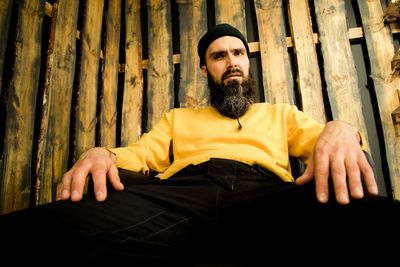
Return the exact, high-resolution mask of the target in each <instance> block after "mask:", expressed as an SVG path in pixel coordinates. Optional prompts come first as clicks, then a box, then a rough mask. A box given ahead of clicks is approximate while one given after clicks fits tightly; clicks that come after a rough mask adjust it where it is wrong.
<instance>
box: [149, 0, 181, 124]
mask: <svg viewBox="0 0 400 267" xmlns="http://www.w3.org/2000/svg"><path fill="white" fill-rule="evenodd" d="M170 11H171V8H170V2H169V1H164V0H150V1H147V14H148V28H149V36H148V38H149V39H148V44H149V65H148V68H147V99H146V100H147V110H148V118H147V129H146V130H147V131H149V130H151V128H152V127H153V125H154V124H155V123H157V122H158V121H159V120H160V119H161V118H162V116H163V115H164V113H165V112H168V111H169V110H170V109H172V108H173V107H174V91H173V89H174V70H173V64H172V54H173V53H172V34H171V14H170Z"/></svg>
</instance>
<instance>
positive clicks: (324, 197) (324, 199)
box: [318, 193, 328, 203]
mask: <svg viewBox="0 0 400 267" xmlns="http://www.w3.org/2000/svg"><path fill="white" fill-rule="evenodd" d="M318 200H319V202H321V203H326V202H327V201H328V196H327V195H326V194H325V193H319V194H318Z"/></svg>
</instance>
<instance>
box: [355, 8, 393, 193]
mask: <svg viewBox="0 0 400 267" xmlns="http://www.w3.org/2000/svg"><path fill="white" fill-rule="evenodd" d="M358 6H359V10H360V14H361V20H362V24H363V28H364V34H365V39H366V43H367V49H368V56H369V61H370V66H371V73H370V77H371V78H372V80H373V83H374V89H375V94H376V99H377V102H378V106H379V115H380V119H381V125H382V130H383V135H384V142H385V151H386V160H387V163H388V167H389V173H390V181H391V186H392V192H393V196H394V197H395V198H396V199H398V200H400V168H399V165H400V131H399V130H400V129H399V125H398V124H396V125H394V124H393V120H392V115H391V113H392V111H393V110H394V109H395V108H396V107H398V106H399V98H398V97H397V89H398V88H400V78H399V77H395V78H393V79H392V77H391V72H392V69H391V59H392V58H393V56H394V52H395V51H394V45H393V39H392V36H391V34H390V30H389V26H387V25H385V24H384V23H383V20H382V17H383V10H382V6H381V3H380V1H379V0H370V1H363V0H359V1H358Z"/></svg>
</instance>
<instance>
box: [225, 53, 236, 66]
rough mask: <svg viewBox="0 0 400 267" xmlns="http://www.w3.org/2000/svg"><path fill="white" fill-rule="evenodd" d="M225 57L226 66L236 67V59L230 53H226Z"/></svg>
mask: <svg viewBox="0 0 400 267" xmlns="http://www.w3.org/2000/svg"><path fill="white" fill-rule="evenodd" d="M226 59H227V67H228V68H236V67H237V66H238V63H237V59H236V57H235V56H234V55H233V54H232V53H228V56H227V57H226Z"/></svg>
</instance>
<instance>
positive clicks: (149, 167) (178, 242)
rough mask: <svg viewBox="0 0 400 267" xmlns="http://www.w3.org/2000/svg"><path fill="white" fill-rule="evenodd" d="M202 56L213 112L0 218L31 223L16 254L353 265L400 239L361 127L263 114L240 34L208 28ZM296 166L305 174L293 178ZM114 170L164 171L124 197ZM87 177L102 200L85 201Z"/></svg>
mask: <svg viewBox="0 0 400 267" xmlns="http://www.w3.org/2000/svg"><path fill="white" fill-rule="evenodd" d="M198 53H199V57H200V67H201V71H202V74H203V76H204V77H205V78H206V79H207V80H208V85H209V89H210V97H211V106H209V107H206V108H203V109H199V110H192V109H186V108H183V109H173V110H171V111H170V112H168V113H167V114H165V116H164V118H163V119H162V120H161V121H160V122H159V123H158V124H156V125H155V126H154V128H153V129H152V130H151V131H150V132H149V133H147V134H144V135H143V136H142V138H141V139H140V140H139V141H138V142H137V143H135V144H132V145H130V146H128V147H121V148H113V149H105V148H93V149H90V150H88V151H87V152H85V153H83V154H82V156H81V157H80V158H79V160H78V161H77V162H76V163H75V165H74V166H73V167H72V168H71V170H69V171H68V172H67V173H66V174H65V175H64V177H63V180H62V183H61V184H60V186H59V194H58V199H59V200H60V201H57V202H55V203H51V204H47V205H43V206H40V207H38V208H36V209H34V210H27V211H21V212H16V213H14V214H11V215H8V216H5V217H3V218H2V220H0V222H3V223H6V225H4V226H2V227H1V228H0V229H7V233H8V234H10V233H11V236H12V237H15V235H16V234H17V233H16V232H17V231H15V229H18V227H19V225H21V223H24V224H25V223H26V222H27V221H28V220H29V221H30V222H31V224H30V228H29V227H26V225H24V226H23V227H22V226H21V227H20V229H23V230H24V232H23V233H22V232H18V237H19V238H21V239H23V240H24V241H21V242H16V243H15V245H18V248H19V249H18V251H21V245H24V246H27V247H29V251H31V250H32V249H34V247H35V246H29V245H27V244H29V242H28V240H34V242H35V244H37V243H38V242H40V246H38V247H39V248H40V249H43V248H44V247H45V248H46V250H50V251H51V253H50V255H53V256H54V255H55V256H57V257H62V258H63V260H64V261H67V260H74V261H75V262H76V261H77V260H86V261H93V262H96V261H98V262H104V260H109V259H112V260H113V261H123V262H128V261H129V262H131V263H132V264H134V265H135V266H139V265H146V266H149V265H154V264H164V265H165V264H167V263H173V264H175V265H176V264H191V263H196V262H201V261H202V260H205V259H210V258H211V259H213V260H214V261H215V260H220V261H222V262H223V263H227V262H230V263H237V262H243V261H245V262H246V263H249V262H250V261H251V260H253V261H256V262H257V263H258V264H262V263H264V262H265V261H266V260H267V261H272V262H273V261H274V260H279V262H282V261H283V260H284V259H287V257H284V256H285V255H287V254H289V255H293V254H294V253H295V252H298V256H300V255H304V254H302V253H305V255H308V251H309V250H313V251H314V252H316V253H319V254H318V259H320V258H321V257H323V255H324V254H325V253H328V252H329V253H335V252H336V253H338V254H335V255H336V256H335V257H336V258H340V256H341V255H342V257H343V258H345V259H346V260H348V259H349V257H350V255H349V254H347V253H345V254H340V253H342V252H341V251H342V250H344V251H346V250H348V251H350V250H351V249H352V248H353V246H354V244H357V251H363V252H364V253H366V252H368V251H370V250H371V248H372V250H374V249H375V248H376V246H370V242H369V241H370V240H371V239H373V238H374V237H376V236H380V237H388V236H391V237H393V234H395V233H398V232H399V231H398V230H397V231H396V230H394V229H396V227H397V225H399V220H398V216H399V214H400V212H399V211H400V206H399V203H398V202H397V201H394V200H392V199H389V198H384V197H380V196H377V194H378V190H377V185H376V183H375V179H374V173H373V170H372V168H371V166H370V165H369V163H368V161H367V159H366V157H365V154H364V153H363V149H365V142H364V141H363V138H362V135H361V134H360V133H359V132H358V130H357V129H356V128H354V127H353V126H351V125H349V124H347V123H344V122H340V121H332V122H329V123H328V124H326V125H321V124H318V123H317V122H316V121H314V120H313V119H311V118H309V117H307V116H306V115H305V114H303V113H302V112H301V111H299V110H298V109H297V108H296V107H295V106H290V105H287V104H276V105H270V104H267V103H254V90H255V83H254V81H253V80H252V78H251V74H250V63H249V47H248V44H247V42H246V40H245V38H244V36H243V35H242V34H241V33H240V32H239V31H238V30H237V29H235V28H233V27H232V26H230V25H227V24H221V25H217V26H216V27H214V28H212V29H210V31H208V32H207V33H206V34H205V35H204V36H203V37H202V39H201V40H200V42H199V45H198ZM289 155H291V156H294V157H298V158H300V159H301V160H303V161H304V162H305V163H306V164H307V168H306V170H305V172H304V174H303V175H302V176H301V177H299V178H298V179H297V180H296V181H294V179H293V176H292V175H291V168H290V162H289ZM118 168H121V169H127V170H130V171H133V172H143V173H145V174H150V173H152V172H156V173H162V174H161V179H156V180H151V181H148V182H145V183H143V184H136V185H127V186H124V185H123V184H122V183H121V181H120V178H119V176H118ZM89 174H91V176H92V180H93V186H94V195H95V198H93V197H91V196H85V197H83V188H84V184H85V180H86V177H87V176H88V175H89ZM361 176H362V177H363V179H361ZM312 180H314V181H315V182H314V183H310V181H312ZM107 182H109V185H110V186H109V187H111V188H113V189H115V190H108V191H107ZM363 184H364V187H363ZM364 188H365V190H364ZM82 197H83V199H82ZM70 200H71V201H70ZM96 200H97V201H96ZM105 200H106V201H105ZM397 228H398V227H397ZM10 229H14V230H10ZM27 229H30V230H31V231H30V230H27ZM384 231H386V232H384ZM7 233H4V234H2V238H3V236H4V235H6V234H7ZM6 236H7V235H6ZM8 236H10V235H8ZM14 240H15V239H14ZM17 240H18V239H17ZM304 242H306V244H312V246H313V247H312V249H311V248H309V247H306V246H304ZM338 242H340V244H338ZM11 243H12V242H11ZM315 244H318V245H317V246H315ZM387 244H388V245H390V246H391V244H390V243H387ZM379 247H382V242H381V243H380V244H379ZM299 252H301V253H299ZM325 255H327V254H325ZM369 256H371V255H369ZM307 260H308V261H309V260H310V259H308V258H307Z"/></svg>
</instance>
